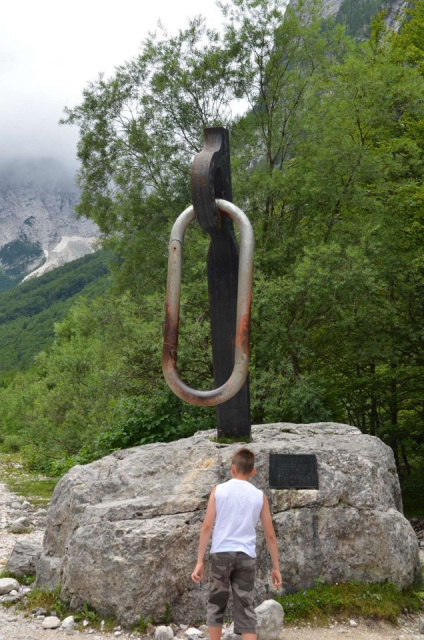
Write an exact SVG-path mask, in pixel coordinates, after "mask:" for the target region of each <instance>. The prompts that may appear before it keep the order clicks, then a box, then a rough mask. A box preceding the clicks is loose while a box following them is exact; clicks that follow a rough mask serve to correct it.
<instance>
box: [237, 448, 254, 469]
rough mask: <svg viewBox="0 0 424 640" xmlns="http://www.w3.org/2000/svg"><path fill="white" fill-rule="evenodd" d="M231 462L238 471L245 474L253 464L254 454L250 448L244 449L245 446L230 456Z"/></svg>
mask: <svg viewBox="0 0 424 640" xmlns="http://www.w3.org/2000/svg"><path fill="white" fill-rule="evenodd" d="M231 464H233V465H234V466H235V468H236V469H237V471H238V472H239V473H241V474H243V475H244V476H247V474H248V473H251V472H252V471H253V467H254V466H255V454H254V453H253V451H250V449H246V447H242V448H241V449H237V451H236V452H235V453H234V455H233V457H232V460H231Z"/></svg>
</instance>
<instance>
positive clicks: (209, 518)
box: [191, 448, 282, 640]
mask: <svg viewBox="0 0 424 640" xmlns="http://www.w3.org/2000/svg"><path fill="white" fill-rule="evenodd" d="M254 462H255V456H254V453H253V452H252V451H250V449H246V448H242V449H238V451H236V452H235V454H234V455H233V458H232V461H231V474H232V476H233V477H232V479H231V480H228V482H224V483H222V484H218V485H217V486H216V487H214V488H213V489H212V492H211V495H210V497H209V502H208V506H207V509H206V514H205V519H204V521H203V524H202V530H201V533H200V540H199V551H198V555H197V564H196V567H195V569H194V571H193V573H192V574H191V578H192V580H193V581H194V582H196V583H197V584H200V582H201V580H202V578H203V574H204V564H203V558H204V555H205V551H206V547H207V545H208V542H209V538H210V536H211V533H212V529H213V535H212V547H211V577H210V593H209V600H208V608H207V625H208V627H209V638H210V640H220V638H221V633H222V625H223V623H224V613H225V609H226V606H227V603H228V598H229V595H230V584H231V589H232V592H233V605H234V633H236V634H241V636H242V640H256V637H257V636H256V614H255V611H254V608H253V598H254V587H255V565H256V530H255V529H256V525H257V523H258V520H259V518H260V519H261V522H262V527H263V531H264V535H265V539H266V542H267V546H268V550H269V553H270V556H271V561H272V571H271V579H272V584H273V586H274V587H275V588H277V587H281V584H282V580H281V574H280V565H279V560H278V548H277V538H276V536H275V532H274V527H273V525H272V519H271V513H270V510H269V502H268V498H267V497H266V495H265V494H264V493H263V491H260V490H259V489H257V488H256V487H254V486H253V485H252V484H250V482H249V480H250V478H252V477H253V476H254V475H255V473H256V469H255V468H254ZM214 524H215V527H214Z"/></svg>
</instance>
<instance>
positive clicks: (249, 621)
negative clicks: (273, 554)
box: [206, 551, 256, 635]
mask: <svg viewBox="0 0 424 640" xmlns="http://www.w3.org/2000/svg"><path fill="white" fill-rule="evenodd" d="M255 572H256V558H251V557H250V556H248V555H247V554H246V553H243V552H242V551H224V552H222V553H212V554H211V570H210V592H209V600H208V607H207V620H206V624H207V625H208V626H209V627H222V625H223V623H224V613H225V609H226V606H227V603H228V598H229V596H230V584H231V590H232V592H233V608H234V633H235V634H239V635H241V634H242V633H256V613H255V610H254V608H253V599H254V595H255Z"/></svg>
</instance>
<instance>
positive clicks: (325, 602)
mask: <svg viewBox="0 0 424 640" xmlns="http://www.w3.org/2000/svg"><path fill="white" fill-rule="evenodd" d="M275 600H277V602H279V603H280V604H282V605H283V607H284V612H285V622H287V623H288V624H290V623H297V622H312V623H314V624H327V623H328V621H329V618H345V617H348V618H351V617H353V616H360V617H362V618H377V619H380V620H387V621H389V622H392V623H395V622H396V621H397V619H398V617H399V615H400V614H401V613H404V612H407V611H419V610H420V607H421V598H420V596H419V594H417V593H416V592H414V591H413V590H412V589H410V590H405V591H401V590H399V589H398V588H397V587H395V585H393V584H391V583H384V584H362V583H357V582H347V583H343V584H338V585H324V584H321V585H317V586H316V587H314V588H312V589H307V590H302V591H298V592H297V593H293V594H291V595H285V596H282V597H277V598H275Z"/></svg>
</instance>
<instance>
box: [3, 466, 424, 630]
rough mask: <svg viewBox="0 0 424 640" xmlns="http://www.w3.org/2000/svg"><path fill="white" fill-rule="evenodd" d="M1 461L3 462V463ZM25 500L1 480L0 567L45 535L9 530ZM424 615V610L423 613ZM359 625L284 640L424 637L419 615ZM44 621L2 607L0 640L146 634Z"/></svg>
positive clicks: (346, 625)
mask: <svg viewBox="0 0 424 640" xmlns="http://www.w3.org/2000/svg"><path fill="white" fill-rule="evenodd" d="M0 464H1V463H0ZM16 501H19V502H22V499H21V498H17V497H16V496H15V495H14V494H12V493H10V492H9V491H8V489H7V488H6V486H5V485H4V484H1V483H0V570H1V569H2V568H3V567H4V565H5V564H6V562H7V559H8V557H9V555H10V553H11V551H12V549H13V546H14V544H15V542H16V540H17V539H18V538H19V539H20V540H23V539H26V540H31V541H36V542H40V541H41V540H42V538H43V531H42V530H33V531H32V532H31V533H23V534H13V533H11V532H10V531H9V530H8V525H9V524H10V523H11V522H12V521H13V520H14V519H16V518H18V517H19V516H22V515H24V513H23V512H22V511H20V510H15V509H13V508H12V503H13V502H16ZM422 617H424V612H423V613H422ZM355 622H356V623H357V625H358V626H351V625H350V624H349V622H348V623H347V624H340V623H339V624H337V623H334V624H333V625H330V626H329V627H325V628H311V627H309V626H307V627H298V628H285V629H284V631H283V633H282V638H284V640H340V638H346V639H349V640H411V638H415V639H416V640H421V639H422V640H424V634H419V631H418V624H419V616H407V617H404V618H402V619H401V620H400V624H399V626H398V627H394V626H393V625H389V624H386V623H382V622H373V621H369V620H357V621H355ZM41 624H42V620H38V619H35V618H34V617H31V616H29V617H26V616H25V615H24V614H23V613H22V612H19V611H16V610H15V609H14V608H9V609H6V608H5V607H3V606H0V640H64V638H66V637H68V635H74V636H88V637H90V638H92V640H104V639H105V638H117V637H120V638H123V639H124V638H125V639H128V638H133V639H135V638H142V636H138V635H134V634H130V633H129V632H125V631H120V630H119V629H117V630H116V631H114V632H112V633H101V632H99V631H95V630H93V629H90V628H89V627H87V629H84V630H83V631H72V632H69V631H63V630H50V629H49V630H46V629H43V628H42V626H41Z"/></svg>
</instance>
